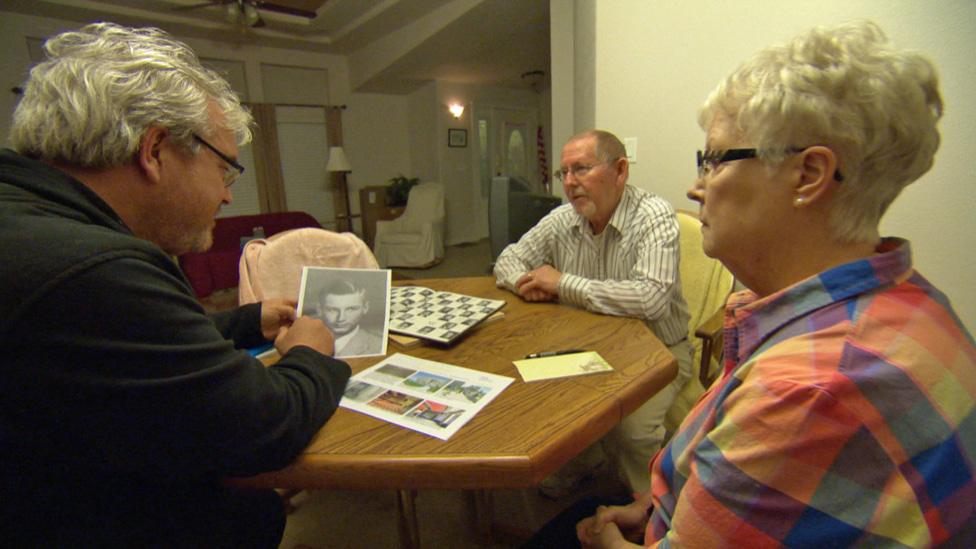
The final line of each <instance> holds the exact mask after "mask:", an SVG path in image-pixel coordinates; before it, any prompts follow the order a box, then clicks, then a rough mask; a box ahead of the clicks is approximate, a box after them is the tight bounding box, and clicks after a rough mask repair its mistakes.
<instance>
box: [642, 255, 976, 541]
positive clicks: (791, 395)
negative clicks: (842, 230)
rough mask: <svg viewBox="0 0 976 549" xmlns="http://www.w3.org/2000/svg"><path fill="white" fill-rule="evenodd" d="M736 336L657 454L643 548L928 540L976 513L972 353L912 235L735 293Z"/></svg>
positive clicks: (731, 332) (731, 326)
mask: <svg viewBox="0 0 976 549" xmlns="http://www.w3.org/2000/svg"><path fill="white" fill-rule="evenodd" d="M725 342H726V346H725V353H726V354H725V357H726V364H725V366H726V372H725V375H724V376H723V378H722V379H721V380H720V381H718V382H716V384H715V385H714V386H713V387H712V389H711V390H710V391H709V392H708V393H706V394H705V396H704V397H702V399H701V400H700V401H699V402H698V404H696V406H695V408H694V409H693V410H692V411H691V413H690V414H689V415H688V417H687V418H686V419H685V421H684V423H683V424H682V426H681V428H680V430H679V431H678V433H677V434H676V435H675V437H674V438H673V439H672V441H671V443H670V444H669V445H668V446H667V447H665V448H664V450H662V451H661V452H659V453H658V455H657V456H656V457H655V459H654V460H653V461H652V463H651V495H652V496H653V502H654V512H653V514H652V516H651V520H650V522H649V523H648V529H647V533H646V537H645V541H646V542H647V544H648V545H656V544H659V545H660V546H661V547H666V546H670V545H686V546H688V547H772V546H778V545H780V544H785V545H787V546H791V547H847V546H852V545H854V546H864V547H925V546H930V545H933V544H938V543H940V542H942V541H945V540H946V539H947V538H949V537H951V535H952V534H953V533H955V532H957V531H959V529H960V528H961V526H962V525H963V524H964V523H965V522H966V521H969V520H972V519H973V518H974V509H976V481H974V476H976V470H974V468H976V348H974V344H973V339H972V336H971V335H970V334H969V332H967V331H966V328H965V327H964V326H962V324H961V323H960V322H959V320H958V318H957V317H956V315H955V313H953V311H952V309H951V307H950V306H949V302H948V300H947V299H946V297H945V296H944V295H943V294H942V293H940V292H939V291H938V290H936V289H935V288H933V287H932V286H931V285H930V284H929V283H928V282H927V281H926V280H925V279H924V278H923V277H922V276H921V275H919V274H917V273H916V272H915V271H914V270H913V269H912V266H911V253H910V249H909V245H908V243H907V242H905V241H903V240H898V239H886V240H885V241H884V242H883V243H882V245H881V247H880V248H879V249H878V254H876V255H874V256H872V257H871V258H869V259H865V260H860V261H855V262H852V263H848V264H846V265H842V266H840V267H836V268H834V269H831V270H828V271H825V272H823V273H821V274H820V275H819V276H815V277H812V278H809V279H807V280H804V281H802V282H800V283H798V284H796V285H794V286H792V287H790V288H787V289H785V290H783V291H780V292H777V293H776V294H773V295H770V296H767V297H765V298H762V299H758V298H757V296H756V295H755V294H754V293H752V292H749V291H746V292H740V293H738V294H735V295H733V296H731V297H730V298H729V306H728V308H727V311H726V329H725Z"/></svg>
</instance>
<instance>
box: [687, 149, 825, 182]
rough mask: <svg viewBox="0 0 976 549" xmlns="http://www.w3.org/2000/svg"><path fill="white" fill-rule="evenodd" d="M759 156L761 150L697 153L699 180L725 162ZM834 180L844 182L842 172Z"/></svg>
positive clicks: (793, 150) (795, 151)
mask: <svg viewBox="0 0 976 549" xmlns="http://www.w3.org/2000/svg"><path fill="white" fill-rule="evenodd" d="M804 150H806V149H799V148H796V147H792V148H789V149H786V152H788V153H790V154H796V153H798V152H803V151H804ZM757 156H759V149H725V150H715V151H710V150H704V151H696V160H697V162H698V178H699V179H707V178H708V177H709V176H710V175H712V174H713V173H714V172H715V170H716V169H717V168H718V167H719V165H721V164H723V163H725V162H732V161H734V160H745V159H746V158H756V157H757ZM834 179H836V180H837V182H838V183H839V182H841V181H843V180H844V176H843V175H841V173H840V170H837V171H835V172H834Z"/></svg>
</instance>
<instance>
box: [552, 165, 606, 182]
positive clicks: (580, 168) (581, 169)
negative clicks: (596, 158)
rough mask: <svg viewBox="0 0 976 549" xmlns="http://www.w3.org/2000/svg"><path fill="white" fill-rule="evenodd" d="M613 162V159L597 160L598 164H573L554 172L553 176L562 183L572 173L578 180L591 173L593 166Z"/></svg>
mask: <svg viewBox="0 0 976 549" xmlns="http://www.w3.org/2000/svg"><path fill="white" fill-rule="evenodd" d="M611 162H613V160H607V161H605V162H597V163H596V164H573V165H572V166H570V167H569V168H561V169H558V170H556V171H554V172H552V176H553V177H554V178H556V180H557V181H559V182H560V183H562V182H563V181H564V180H565V179H566V178H567V177H569V176H570V175H572V176H573V178H574V179H577V180H578V179H579V178H581V177H584V176H586V174H588V173H590V171H592V170H593V168H595V167H597V166H599V165H600V164H610V163H611Z"/></svg>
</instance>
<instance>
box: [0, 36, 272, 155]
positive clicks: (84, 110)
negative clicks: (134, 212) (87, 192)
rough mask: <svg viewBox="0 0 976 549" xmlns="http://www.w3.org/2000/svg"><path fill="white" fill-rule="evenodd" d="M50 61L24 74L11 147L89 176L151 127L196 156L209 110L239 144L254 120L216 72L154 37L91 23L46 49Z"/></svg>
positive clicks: (209, 127)
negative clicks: (197, 139)
mask: <svg viewBox="0 0 976 549" xmlns="http://www.w3.org/2000/svg"><path fill="white" fill-rule="evenodd" d="M44 49H45V51H46V52H47V60H45V61H44V62H42V63H40V64H38V65H37V66H36V67H34V68H33V69H31V71H30V77H29V79H28V81H27V84H26V85H25V87H24V96H23V98H22V99H21V101H20V103H19V104H18V105H17V108H16V110H15V111H14V119H13V126H12V128H11V131H10V142H11V144H12V145H13V148H14V149H16V150H17V151H18V152H20V153H22V154H26V155H30V156H33V157H36V158H40V159H42V160H47V161H52V162H64V163H67V164H72V165H76V166H84V167H90V168H108V167H114V166H121V165H124V164H127V163H129V162H131V161H132V160H133V158H134V156H135V154H136V152H137V151H138V149H139V145H140V140H141V138H142V135H143V133H144V132H145V131H146V129H147V128H149V127H150V126H154V125H156V126H162V127H165V128H167V129H168V130H169V132H170V135H171V136H172V137H173V139H174V140H175V142H176V143H179V144H181V145H182V146H184V147H185V148H186V149H187V150H188V151H193V152H196V151H197V150H199V145H198V144H197V143H196V142H195V141H194V139H193V134H195V133H196V134H200V135H205V136H206V135H212V134H213V133H214V132H215V131H216V130H217V129H218V128H215V127H213V126H214V124H213V122H212V121H211V117H210V112H209V111H208V105H209V103H210V102H211V101H212V102H214V103H216V105H217V106H218V107H219V108H220V110H221V111H222V113H223V115H224V117H225V120H224V122H223V124H222V125H223V126H224V127H225V128H226V129H228V130H230V131H232V132H233V133H234V134H235V137H236V139H237V141H238V142H239V143H240V144H244V143H247V142H248V141H250V139H251V130H250V126H251V125H252V124H253V118H252V117H251V114H250V113H249V112H248V111H247V110H245V109H244V107H242V106H241V103H240V100H239V99H238V97H237V95H235V93H234V91H233V90H232V89H231V88H230V85H229V84H227V81H226V80H224V79H223V78H221V77H220V76H219V75H218V74H217V73H215V72H214V71H212V70H209V69H207V68H205V67H204V66H203V65H201V64H200V61H199V60H198V59H197V56H196V54H194V53H193V51H192V50H190V48H189V47H188V46H187V45H186V44H183V43H182V42H179V41H177V40H174V39H173V38H171V37H170V36H169V35H168V34H166V33H165V32H164V31H162V30H159V29H154V28H143V29H132V28H126V27H122V26H119V25H116V24H113V23H95V24H92V25H87V26H85V27H84V28H82V29H80V30H78V31H71V32H65V33H62V34H59V35H57V36H54V37H53V38H51V39H50V40H48V41H47V42H46V43H45V44H44Z"/></svg>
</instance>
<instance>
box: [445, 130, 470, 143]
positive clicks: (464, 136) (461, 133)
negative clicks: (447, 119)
mask: <svg viewBox="0 0 976 549" xmlns="http://www.w3.org/2000/svg"><path fill="white" fill-rule="evenodd" d="M447 146H448V147H467V146H468V130H463V129H458V128H449V129H448V130H447Z"/></svg>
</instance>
